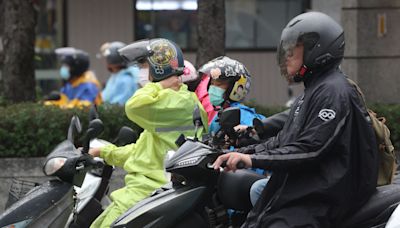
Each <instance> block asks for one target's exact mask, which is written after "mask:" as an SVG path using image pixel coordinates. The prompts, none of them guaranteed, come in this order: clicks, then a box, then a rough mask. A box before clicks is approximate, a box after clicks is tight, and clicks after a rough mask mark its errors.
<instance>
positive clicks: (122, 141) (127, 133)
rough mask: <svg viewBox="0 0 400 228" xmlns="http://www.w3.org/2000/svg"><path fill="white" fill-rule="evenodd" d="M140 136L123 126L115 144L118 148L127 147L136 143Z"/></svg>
mask: <svg viewBox="0 0 400 228" xmlns="http://www.w3.org/2000/svg"><path fill="white" fill-rule="evenodd" d="M137 138H138V134H137V133H136V132H135V131H134V130H133V129H132V128H130V127H127V126H123V127H121V129H119V132H118V135H117V137H116V138H115V139H114V141H113V144H115V145H117V146H125V145H128V144H131V143H134V142H136V140H137Z"/></svg>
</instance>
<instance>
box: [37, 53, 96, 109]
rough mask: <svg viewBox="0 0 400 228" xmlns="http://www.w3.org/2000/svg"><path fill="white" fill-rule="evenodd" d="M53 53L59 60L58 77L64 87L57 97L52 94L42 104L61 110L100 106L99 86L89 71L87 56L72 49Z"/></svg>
mask: <svg viewBox="0 0 400 228" xmlns="http://www.w3.org/2000/svg"><path fill="white" fill-rule="evenodd" d="M55 52H56V54H57V56H58V58H59V59H60V63H61V67H60V76H61V78H62V80H63V82H64V86H63V87H62V88H61V90H60V92H59V93H57V96H55V95H54V94H53V95H52V96H51V97H50V98H49V99H48V100H47V101H45V102H44V104H45V105H57V106H59V107H61V108H75V107H83V106H90V105H92V104H96V105H99V104H101V103H102V98H101V84H100V82H99V80H97V78H96V76H95V74H94V73H93V72H92V71H90V70H89V65H90V62H89V54H88V53H87V52H85V51H83V50H80V49H76V48H73V47H64V48H58V49H56V50H55Z"/></svg>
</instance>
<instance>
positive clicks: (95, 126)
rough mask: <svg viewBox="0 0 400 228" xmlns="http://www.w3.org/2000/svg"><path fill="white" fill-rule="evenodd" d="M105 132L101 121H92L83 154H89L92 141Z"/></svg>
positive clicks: (87, 132)
mask: <svg viewBox="0 0 400 228" xmlns="http://www.w3.org/2000/svg"><path fill="white" fill-rule="evenodd" d="M103 130H104V125H103V122H102V121H101V120H100V119H94V120H92V121H90V123H89V127H88V129H87V131H86V136H85V141H84V146H83V149H82V153H87V152H89V144H90V140H92V139H94V138H96V137H97V136H98V135H100V133H101V132H103Z"/></svg>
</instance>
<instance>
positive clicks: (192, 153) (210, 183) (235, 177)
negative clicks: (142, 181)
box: [112, 109, 400, 228]
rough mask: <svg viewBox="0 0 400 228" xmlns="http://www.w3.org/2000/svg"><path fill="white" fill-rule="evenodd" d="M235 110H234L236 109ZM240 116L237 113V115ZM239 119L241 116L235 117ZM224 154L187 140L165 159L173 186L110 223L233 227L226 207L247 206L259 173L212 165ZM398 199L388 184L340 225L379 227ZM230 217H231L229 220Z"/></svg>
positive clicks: (230, 114) (398, 191)
mask: <svg viewBox="0 0 400 228" xmlns="http://www.w3.org/2000/svg"><path fill="white" fill-rule="evenodd" d="M236 112H237V110H236ZM239 115H240V114H239ZM220 119H221V127H222V129H224V125H225V124H224V122H225V121H226V122H225V123H228V124H226V125H225V127H226V126H228V127H230V126H229V125H230V124H229V123H231V126H235V125H236V124H237V123H238V114H237V113H235V110H228V109H227V110H225V111H224V112H223V115H222V116H221V118H220ZM239 119H240V118H239ZM221 153H223V151H222V150H220V149H218V148H215V147H214V146H213V145H212V144H211V145H207V144H205V143H203V142H199V141H198V140H196V139H186V140H184V142H183V144H182V145H181V146H180V147H179V149H178V150H177V151H176V152H175V153H174V154H173V155H172V156H170V157H169V158H167V159H166V170H167V171H168V172H171V173H172V175H173V176H175V178H174V180H173V187H172V188H165V189H160V190H159V191H157V193H156V194H154V195H153V196H151V197H149V198H146V199H145V200H143V201H141V202H139V203H138V204H136V205H135V206H134V207H133V208H131V209H129V210H128V211H127V212H126V213H125V214H123V215H122V216H121V217H119V218H118V219H117V220H116V221H115V222H114V223H113V225H112V227H163V228H168V227H192V228H194V227H232V226H233V227H236V226H240V224H242V223H243V221H244V219H245V216H242V217H240V218H239V219H238V220H237V221H236V223H235V220H234V219H235V218H233V222H230V221H229V219H228V217H229V216H228V215H227V210H226V209H227V208H231V209H234V210H236V211H242V212H243V214H244V215H245V214H246V213H247V212H248V211H249V210H250V209H251V204H250V200H249V189H250V186H251V184H252V183H253V182H254V181H256V180H258V179H259V178H260V177H259V176H257V174H254V173H252V172H250V171H247V170H237V171H236V172H235V173H232V172H217V171H215V170H214V169H213V168H212V164H213V162H214V161H215V159H216V158H217V157H218V156H219V155H220V154H221ZM399 202H400V186H398V185H394V184H392V185H387V186H382V187H378V188H377V192H376V193H375V194H374V195H373V196H372V197H371V199H370V200H369V201H368V202H367V203H366V204H365V205H364V206H363V207H362V208H361V209H360V210H359V211H358V212H357V213H355V214H354V215H352V216H350V217H349V218H347V219H346V220H345V221H344V222H343V223H342V226H341V227H351V228H354V227H363V228H364V227H383V226H384V224H386V222H387V220H388V218H389V216H390V214H391V213H392V211H393V210H394V208H395V207H396V205H398V204H399ZM231 221H232V219H231Z"/></svg>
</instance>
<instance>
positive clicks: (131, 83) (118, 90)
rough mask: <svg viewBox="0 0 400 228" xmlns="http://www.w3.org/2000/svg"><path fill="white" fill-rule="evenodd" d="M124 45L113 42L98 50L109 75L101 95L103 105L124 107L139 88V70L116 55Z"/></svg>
mask: <svg viewBox="0 0 400 228" xmlns="http://www.w3.org/2000/svg"><path fill="white" fill-rule="evenodd" d="M125 45H126V44H124V43H122V42H119V41H114V42H107V43H104V44H103V45H102V46H101V48H100V51H101V55H102V56H103V57H104V58H105V60H106V64H107V70H108V71H109V72H110V73H111V76H110V78H109V79H108V80H107V83H106V86H105V88H104V90H103V91H102V93H101V95H102V98H103V101H104V102H105V103H109V104H118V105H124V104H125V102H126V101H127V100H128V99H129V98H130V97H131V96H132V95H133V94H134V93H135V91H136V90H137V89H138V87H139V86H138V81H139V68H138V67H137V66H136V65H132V66H128V64H127V63H126V62H125V60H124V59H123V58H122V57H121V56H120V55H119V53H118V49H120V48H123V47H124V46H125Z"/></svg>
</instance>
